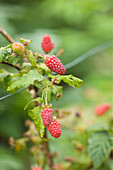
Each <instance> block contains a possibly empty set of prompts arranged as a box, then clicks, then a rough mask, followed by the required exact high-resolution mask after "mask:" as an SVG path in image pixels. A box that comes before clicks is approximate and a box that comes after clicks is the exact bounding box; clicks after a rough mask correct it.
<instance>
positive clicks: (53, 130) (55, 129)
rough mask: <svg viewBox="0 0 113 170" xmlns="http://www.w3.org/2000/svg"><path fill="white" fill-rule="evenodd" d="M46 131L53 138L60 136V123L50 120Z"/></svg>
mask: <svg viewBox="0 0 113 170" xmlns="http://www.w3.org/2000/svg"><path fill="white" fill-rule="evenodd" d="M48 131H49V132H50V134H51V135H52V136H53V137H54V138H58V137H60V136H61V133H62V132H61V128H60V124H59V123H58V122H57V121H56V120H53V121H52V123H51V125H50V126H49V127H48Z"/></svg>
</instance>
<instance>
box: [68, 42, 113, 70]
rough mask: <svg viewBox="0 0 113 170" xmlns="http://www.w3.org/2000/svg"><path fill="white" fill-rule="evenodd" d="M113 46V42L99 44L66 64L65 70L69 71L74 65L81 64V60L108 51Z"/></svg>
mask: <svg viewBox="0 0 113 170" xmlns="http://www.w3.org/2000/svg"><path fill="white" fill-rule="evenodd" d="M112 46H113V40H111V41H109V42H107V43H104V44H101V45H99V46H96V47H94V48H92V49H91V50H89V51H87V52H86V53H84V54H82V55H81V56H79V57H77V58H76V59H75V60H73V61H72V62H70V63H68V64H66V65H65V69H66V70H67V69H69V68H72V67H74V66H75V65H77V64H79V63H80V62H82V61H83V60H85V59H86V58H88V57H90V56H93V55H94V54H97V53H99V52H101V51H103V50H105V49H108V48H110V47H112Z"/></svg>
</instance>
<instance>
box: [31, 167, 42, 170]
mask: <svg viewBox="0 0 113 170" xmlns="http://www.w3.org/2000/svg"><path fill="white" fill-rule="evenodd" d="M32 170H42V168H40V167H38V166H35V167H33V168H32Z"/></svg>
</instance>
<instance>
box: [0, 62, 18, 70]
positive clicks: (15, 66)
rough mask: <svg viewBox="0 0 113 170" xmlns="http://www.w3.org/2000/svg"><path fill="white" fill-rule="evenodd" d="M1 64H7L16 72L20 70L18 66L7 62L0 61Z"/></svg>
mask: <svg viewBox="0 0 113 170" xmlns="http://www.w3.org/2000/svg"><path fill="white" fill-rule="evenodd" d="M1 64H7V65H9V66H11V67H14V68H16V69H17V70H18V71H20V70H21V68H20V67H19V66H17V65H13V64H12V63H8V62H7V61H2V62H1Z"/></svg>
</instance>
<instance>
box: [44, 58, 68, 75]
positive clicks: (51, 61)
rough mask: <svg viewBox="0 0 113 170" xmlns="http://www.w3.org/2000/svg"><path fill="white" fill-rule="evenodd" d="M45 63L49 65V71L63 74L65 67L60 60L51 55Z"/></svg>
mask: <svg viewBox="0 0 113 170" xmlns="http://www.w3.org/2000/svg"><path fill="white" fill-rule="evenodd" d="M46 65H47V67H49V69H50V70H51V71H54V72H56V73H57V74H60V75H64V74H65V68H64V66H63V64H62V63H61V62H60V60H59V59H58V58H57V57H56V56H54V55H52V56H50V57H49V58H48V59H47V60H46Z"/></svg>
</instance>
